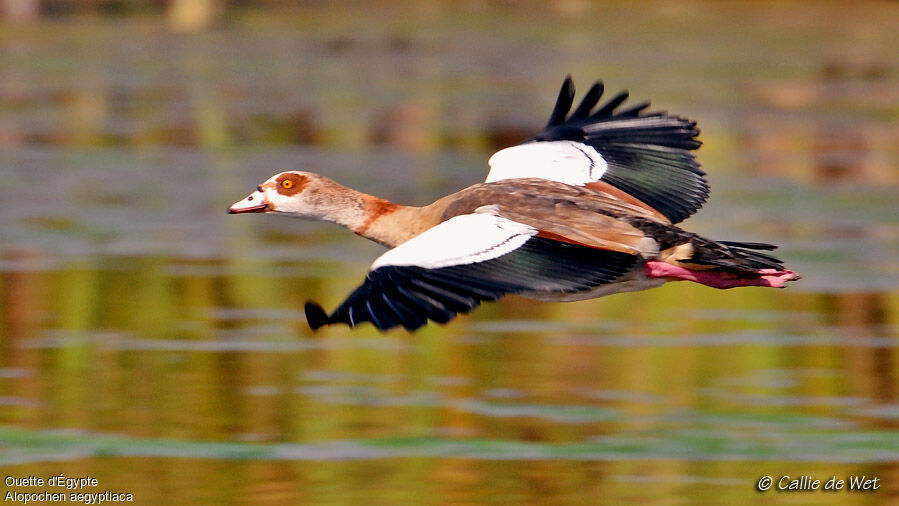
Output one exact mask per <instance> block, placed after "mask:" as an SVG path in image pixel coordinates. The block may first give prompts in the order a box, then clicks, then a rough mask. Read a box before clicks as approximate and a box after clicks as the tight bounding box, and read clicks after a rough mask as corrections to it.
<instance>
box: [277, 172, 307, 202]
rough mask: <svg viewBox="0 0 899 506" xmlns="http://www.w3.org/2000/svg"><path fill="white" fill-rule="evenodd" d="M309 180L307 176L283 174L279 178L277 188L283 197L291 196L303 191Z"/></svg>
mask: <svg viewBox="0 0 899 506" xmlns="http://www.w3.org/2000/svg"><path fill="white" fill-rule="evenodd" d="M307 183H309V180H308V179H307V178H306V177H305V176H301V175H299V174H292V173H288V174H283V175H281V177H279V178H278V181H277V184H278V186H277V188H278V193H280V194H281V195H286V196H288V197H289V196H291V195H296V194H297V193H300V192H301V191H303V189H304V188H305V187H306V184H307Z"/></svg>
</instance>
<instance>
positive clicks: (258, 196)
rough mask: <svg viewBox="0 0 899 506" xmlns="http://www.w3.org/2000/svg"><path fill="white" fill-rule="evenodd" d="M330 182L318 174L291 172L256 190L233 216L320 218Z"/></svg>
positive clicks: (236, 205)
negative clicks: (286, 215) (266, 214)
mask: <svg viewBox="0 0 899 506" xmlns="http://www.w3.org/2000/svg"><path fill="white" fill-rule="evenodd" d="M327 182H330V180H327V179H325V178H323V177H321V176H319V175H318V174H312V173H311V172H301V171H288V172H282V173H280V174H275V175H274V176H272V177H270V178H269V179H268V180H267V181H265V182H264V183H262V184H261V185H259V186H257V187H256V191H254V192H253V193H251V194H249V195H247V196H246V198H244V199H243V200H241V201H238V202H235V203H234V204H231V207H229V208H228V213H230V214H240V213H289V214H293V215H297V216H301V217H307V218H318V217H320V216H319V212H318V209H319V205H318V203H319V200H321V197H322V196H323V195H322V193H323V192H322V191H321V190H322V189H323V188H322V187H323V186H328V185H327Z"/></svg>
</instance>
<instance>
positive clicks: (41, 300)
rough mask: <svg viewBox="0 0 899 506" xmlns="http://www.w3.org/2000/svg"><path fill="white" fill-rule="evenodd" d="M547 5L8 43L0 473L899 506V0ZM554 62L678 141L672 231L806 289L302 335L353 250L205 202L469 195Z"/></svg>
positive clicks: (318, 488)
mask: <svg viewBox="0 0 899 506" xmlns="http://www.w3.org/2000/svg"><path fill="white" fill-rule="evenodd" d="M566 5H568V7H566V8H558V9H550V10H549V11H548V12H546V13H545V15H546V16H549V17H550V19H551V21H553V23H550V24H546V23H543V22H540V21H541V20H539V19H535V18H534V17H533V16H532V15H531V11H530V10H529V9H527V8H524V7H508V6H507V7H499V6H491V7H485V8H483V10H477V8H475V7H473V6H470V7H466V8H463V12H462V14H465V15H461V14H460V13H458V12H455V11H452V10H448V9H440V8H433V9H431V8H429V7H427V5H424V4H421V5H417V6H416V7H415V9H416V10H415V12H416V13H417V15H420V16H423V18H422V19H427V20H428V21H429V23H425V24H419V23H414V22H411V21H408V20H404V17H403V16H401V15H399V14H398V10H397V9H399V8H398V7H396V6H393V7H391V6H390V5H388V6H387V7H384V6H382V8H381V9H371V10H369V9H367V8H362V7H360V9H363V14H365V16H362V15H359V16H354V15H348V14H347V13H346V12H344V11H343V10H339V11H338V10H337V9H335V8H331V7H327V6H321V7H308V8H303V9H298V10H297V11H291V14H290V15H289V16H286V17H284V18H279V17H277V16H272V15H258V14H251V13H246V12H245V13H244V14H243V15H242V16H238V17H237V18H235V19H234V20H232V22H231V24H228V25H226V26H225V27H223V28H221V29H218V30H215V31H211V32H200V33H195V34H189V35H179V36H177V37H173V36H172V34H171V33H170V32H169V31H168V29H167V28H166V27H165V24H164V23H163V22H162V21H160V20H154V19H125V20H119V21H115V22H113V21H107V20H98V19H87V20H83V19H82V20H80V22H79V23H74V22H73V23H68V22H66V23H58V24H52V23H51V24H42V23H38V24H36V25H31V26H25V27H11V26H3V27H0V48H2V49H3V51H0V75H2V79H0V146H2V147H3V155H2V161H0V215H2V219H0V469H2V470H3V474H4V475H12V476H29V475H36V476H44V477H46V476H51V475H53V474H59V473H64V474H66V475H68V476H80V475H87V474H89V475H92V476H94V477H96V478H98V479H99V481H100V483H101V485H102V487H101V489H102V490H112V491H120V492H131V493H133V494H134V496H135V499H136V500H137V501H138V502H140V503H145V504H170V503H171V501H172V498H173V497H177V498H178V501H179V502H182V503H185V504H202V503H207V504H228V503H241V504H243V503H259V502H265V503H271V504H297V503H301V504H320V503H350V502H361V501H366V502H370V503H379V504H380V503H384V504H396V503H446V504H456V503H462V504H464V503H472V502H492V503H509V502H517V503H533V504H544V503H547V502H551V503H560V504H562V503H564V504H568V503H572V504H574V503H577V504H581V503H593V502H597V501H600V500H609V501H611V502H628V501H633V502H640V503H665V504H668V503H722V502H737V501H740V502H744V501H746V500H752V499H758V498H760V497H761V496H759V495H758V493H757V492H755V490H754V484H755V482H756V481H757V480H758V478H759V477H760V476H762V475H765V474H768V475H774V476H780V475H784V474H789V475H797V476H798V475H801V474H805V475H811V476H814V477H816V478H819V479H827V478H829V477H830V476H832V475H836V476H838V477H845V476H848V475H862V474H867V475H870V476H872V477H873V476H876V477H879V478H880V479H881V481H882V487H883V488H882V489H881V490H879V491H877V492H874V493H870V494H849V493H845V492H844V493H841V494H839V497H838V499H839V500H840V501H841V502H845V503H849V504H852V503H857V504H861V503H875V502H888V501H889V500H892V499H894V498H895V496H896V494H897V493H899V485H897V484H899V469H897V466H896V462H897V461H899V433H897V431H896V425H897V421H899V400H897V385H899V378H897V375H899V347H897V343H899V341H897V334H899V316H897V315H899V270H897V263H896V253H897V251H899V226H897V222H896V202H897V198H899V191H897V183H899V179H897V177H899V175H897V172H896V171H895V168H896V166H897V151H896V145H897V143H896V142H895V139H896V136H897V134H899V131H897V126H896V121H895V119H896V117H897V112H899V111H897V108H896V107H897V106H896V104H899V86H897V81H896V75H895V69H896V68H897V67H899V62H897V58H896V54H895V51H892V50H891V48H894V47H897V46H899V40H897V35H896V33H895V30H894V29H893V27H892V26H891V24H890V23H889V22H888V20H889V19H891V18H890V16H893V17H892V19H895V14H896V12H897V11H896V6H895V5H893V4H889V3H871V4H867V3H865V4H863V5H862V6H855V4H852V5H841V4H815V5H814V6H809V5H803V6H802V8H801V9H800V8H799V4H795V5H794V4H772V5H767V4H766V6H765V7H758V6H754V5H741V4H728V5H723V6H720V7H721V8H720V9H711V8H709V4H701V3H677V4H676V5H677V7H673V6H672V5H674V4H669V3H656V2H649V3H646V4H645V5H643V8H641V9H639V12H637V11H634V10H633V9H631V8H629V7H625V6H618V5H608V4H592V3H585V4H583V5H581V4H579V3H577V2H573V3H571V2H570V3H568V4H566ZM466 9H474V10H476V11H477V12H475V13H474V14H476V15H473V11H470V10H466ZM800 13H801V15H799V14H800ZM837 18H838V19H840V21H841V23H840V24H839V26H835V24H834V22H833V20H834V19H837ZM550 25H552V29H550V28H549V26H550ZM688 29H689V30H688ZM860 33H863V34H865V35H864V36H859V34H860ZM685 34H686V35H685ZM111 41H114V42H115V43H111ZM750 43H751V44H750ZM750 46H751V48H752V50H750V49H747V48H749V47H750ZM872 69H874V70H877V71H876V72H875V71H872ZM878 69H879V70H878ZM566 73H572V74H574V76H575V78H576V80H577V81H578V83H579V84H580V86H581V88H582V89H585V88H586V86H587V84H588V83H587V82H586V81H589V80H590V79H592V78H594V77H604V78H606V79H607V82H608V84H609V87H610V88H616V89H617V87H624V86H629V87H630V88H631V90H632V94H633V96H634V97H635V98H636V99H638V100H640V99H642V98H646V97H652V98H653V99H654V101H655V102H654V103H656V104H658V106H659V108H664V109H669V110H672V111H675V112H678V113H681V114H685V115H688V116H690V117H696V118H697V119H699V120H700V121H701V126H702V127H703V130H704V131H703V134H702V139H703V140H704V141H705V143H706V145H705V146H704V147H703V148H702V150H701V151H700V152H699V153H700V154H699V156H700V161H702V163H703V164H704V166H705V167H706V168H707V169H708V171H709V173H710V179H711V181H712V183H713V194H712V200H711V202H710V203H709V205H708V207H707V208H706V209H705V210H703V211H702V212H700V214H699V215H698V216H696V217H695V218H692V219H691V220H690V221H689V222H688V224H689V227H690V228H691V229H692V230H695V231H697V232H700V233H703V234H706V235H709V236H711V237H715V238H721V239H735V240H764V241H772V242H777V243H779V244H781V245H782V250H781V252H780V254H781V256H782V257H783V258H784V259H786V260H787V264H788V265H789V266H790V267H791V268H795V269H796V270H798V271H800V272H801V273H802V274H803V275H804V279H803V280H802V281H801V282H799V283H797V284H795V286H792V287H790V288H789V289H787V290H782V291H776V290H766V289H755V288H747V289H740V290H732V291H715V290H712V289H708V288H705V287H701V286H690V285H687V284H669V285H667V286H665V287H662V288H660V289H657V290H653V291H649V292H641V293H633V294H621V295H617V296H613V297H608V298H604V299H599V300H593V301H585V302H579V303H570V304H544V303H538V302H533V301H528V300H525V299H521V298H516V297H510V298H508V299H506V300H503V301H501V302H499V303H496V304H488V305H485V306H483V307H482V308H480V309H479V310H477V311H476V312H475V313H473V314H471V315H469V316H464V317H460V318H459V319H458V320H457V321H455V322H453V323H452V324H451V325H449V326H446V327H440V326H431V327H428V328H425V329H423V330H422V331H420V332H418V333H416V334H415V335H408V334H406V333H403V332H395V333H390V334H379V333H377V332H376V331H375V330H373V329H371V328H369V327H363V328H360V329H358V330H356V331H354V332H350V331H348V330H347V329H345V328H331V329H325V330H323V331H321V332H319V333H315V334H313V333H312V332H310V331H309V329H308V327H307V325H306V323H305V319H304V316H303V313H302V310H301V308H302V306H303V303H304V302H305V301H306V300H307V299H314V300H317V301H321V302H322V303H324V305H325V306H326V307H333V306H334V305H335V304H337V303H338V302H339V301H340V300H341V299H342V298H343V297H344V296H345V295H346V294H347V293H348V292H349V291H350V290H352V289H353V288H354V287H355V286H356V285H357V284H358V283H359V282H360V281H361V279H362V276H363V275H364V272H365V271H366V269H367V265H368V264H369V263H370V262H371V260H372V259H373V258H374V257H375V256H377V255H378V254H379V252H380V251H381V249H380V247H378V246H377V245H374V244H367V243H363V242H362V241H361V240H359V239H358V238H356V237H353V236H352V235H351V234H349V233H347V232H345V231H341V230H338V229H336V228H333V227H330V226H327V225H323V224H315V223H307V222H302V221H300V220H292V219H289V218H284V217H274V216H226V215H225V214H224V209H225V207H226V206H227V205H228V204H230V203H231V202H233V201H234V200H237V199H239V198H241V197H243V196H244V195H245V194H246V193H247V192H248V191H249V190H251V189H252V188H253V187H254V186H255V185H256V184H257V183H258V182H259V181H261V180H263V179H265V178H267V177H268V176H269V175H271V174H272V173H274V172H277V171H280V170H284V169H289V168H303V169H307V170H313V171H317V172H321V173H324V174H327V175H328V176H330V177H333V178H335V179H337V180H339V181H341V182H344V183H346V184H348V185H351V186H354V187H357V188H360V189H363V190H366V191H368V192H370V193H375V194H378V195H381V196H384V197H387V198H391V199H394V200H398V201H401V202H405V203H413V204H420V203H424V202H427V201H429V200H432V199H434V198H436V197H438V196H441V195H444V194H446V193H449V192H452V191H455V190H457V189H459V188H461V187H464V186H466V185H469V184H473V183H475V182H477V181H478V180H479V179H480V178H483V176H484V167H485V160H486V158H487V157H488V156H489V154H490V152H491V150H492V149H495V148H497V147H500V146H504V145H508V144H510V143H514V142H517V141H518V140H520V139H521V138H523V137H526V136H527V135H530V133H532V132H533V131H534V129H535V128H538V127H539V125H540V124H541V123H540V122H541V121H542V120H544V119H545V116H546V115H547V114H548V113H549V110H548V109H547V108H548V107H549V106H550V105H551V101H552V98H553V96H552V95H553V93H554V92H555V87H556V86H557V85H558V83H559V82H560V81H561V78H562V77H563V76H564V75H565V74H566ZM13 488H15V487H13ZM9 489H10V487H7V489H6V490H4V491H3V492H4V493H5V492H6V491H7V490H9ZM20 491H22V490H20ZM771 494H772V495H773V494H775V493H771ZM820 494H821V493H820V492H818V493H807V494H792V495H786V494H777V495H776V497H775V498H776V499H779V500H781V501H785V502H788V503H791V504H793V503H795V504H819V503H820V502H821V497H822V496H821V495H820ZM765 498H767V496H765Z"/></svg>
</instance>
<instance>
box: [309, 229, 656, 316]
mask: <svg viewBox="0 0 899 506" xmlns="http://www.w3.org/2000/svg"><path fill="white" fill-rule="evenodd" d="M538 233H539V231H538V230H537V229H536V228H534V227H531V226H529V225H525V224H522V223H518V222H515V221H512V220H509V219H507V218H503V217H500V216H497V215H494V214H484V213H474V214H466V215H462V216H456V217H454V218H451V219H449V220H447V221H445V222H443V223H441V224H439V225H437V226H435V227H433V228H431V229H429V230H427V231H425V232H423V233H421V234H419V235H418V236H416V237H414V238H412V239H410V240H408V241H406V242H405V243H403V244H401V245H399V246H397V247H396V248H394V249H392V250H390V251H388V252H387V253H384V254H383V255H381V256H380V257H379V258H378V259H377V260H375V262H374V264H372V268H371V270H370V271H369V273H368V276H367V277H366V278H365V282H364V283H363V284H362V285H361V286H360V287H359V288H357V289H356V290H355V291H354V292H353V293H351V294H350V296H349V297H347V299H346V300H345V301H344V302H343V304H341V305H340V307H338V308H337V309H336V310H335V311H334V312H333V313H331V314H330V315H328V314H326V313H325V311H324V310H323V309H322V308H321V306H319V305H318V304H316V303H314V302H309V303H307V304H306V319H307V321H308V322H309V326H310V327H312V328H313V329H316V328H318V327H321V326H323V325H329V324H333V323H345V324H348V325H350V326H356V325H358V324H360V323H363V322H371V323H372V324H374V325H375V326H376V327H377V328H379V329H381V330H387V329H391V328H393V327H396V326H400V325H402V326H403V327H405V328H406V329H408V330H415V329H417V328H419V327H421V326H422V325H424V324H426V323H427V322H428V320H433V321H436V322H438V323H446V322H448V321H450V320H451V319H452V318H454V317H455V316H456V314H458V313H467V312H469V311H471V310H472V309H474V308H476V307H477V306H478V305H479V304H480V303H481V302H482V301H494V300H497V299H499V298H500V297H502V296H503V295H505V294H507V293H520V292H525V291H551V292H569V293H570V292H579V291H583V290H589V289H591V288H593V287H595V286H597V285H600V284H603V283H607V282H610V281H613V280H614V279H616V278H618V277H620V276H621V275H622V274H624V273H626V272H627V271H628V270H629V269H630V268H631V267H633V265H634V264H635V262H636V261H637V258H638V256H637V255H633V254H629V253H622V252H619V251H610V250H604V249H597V248H591V247H587V246H580V245H576V244H570V243H566V242H560V241H556V240H552V239H548V238H544V237H538V235H537V234H538Z"/></svg>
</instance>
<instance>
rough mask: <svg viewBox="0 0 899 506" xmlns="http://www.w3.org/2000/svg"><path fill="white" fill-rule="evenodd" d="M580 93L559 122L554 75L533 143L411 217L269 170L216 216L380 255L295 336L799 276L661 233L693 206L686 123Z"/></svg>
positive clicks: (309, 177)
mask: <svg viewBox="0 0 899 506" xmlns="http://www.w3.org/2000/svg"><path fill="white" fill-rule="evenodd" d="M602 93H603V84H602V83H601V82H598V83H596V84H594V85H593V87H592V88H591V89H590V91H588V92H587V95H586V96H585V97H584V99H583V100H582V101H581V103H580V105H579V106H578V107H577V108H576V109H575V110H574V112H571V114H569V112H570V110H571V106H572V105H573V101H574V83H573V82H572V80H571V78H570V77H568V78H567V79H566V80H565V82H564V83H563V85H562V89H561V91H560V92H559V97H558V100H557V102H556V105H555V108H554V109H553V112H552V115H551V116H550V118H549V123H547V125H546V127H545V128H544V129H543V131H541V132H540V133H539V134H537V135H536V136H535V137H533V138H531V139H529V140H527V141H525V142H523V143H522V144H519V145H517V146H513V147H510V148H506V149H503V150H501V151H499V152H497V153H496V154H494V155H493V156H492V157H491V158H490V161H489V165H490V172H489V173H488V174H487V180H486V181H485V182H483V183H480V184H476V185H474V186H470V187H468V188H465V189H464V190H461V191H458V192H456V193H453V194H452V195H448V196H446V197H443V198H441V199H439V200H437V201H436V202H434V203H433V204H430V205H427V206H424V207H412V206H404V205H400V204H395V203H393V202H388V201H386V200H383V199H379V198H377V197H373V196H371V195H367V194H365V193H361V192H358V191H356V190H353V189H350V188H347V187H345V186H341V185H340V184H338V183H336V182H334V181H332V180H330V179H328V178H326V177H323V176H320V175H317V174H312V173H309V172H300V171H289V172H282V173H280V174H276V175H275V176H272V177H271V178H270V179H269V180H267V181H266V182H264V183H262V184H261V185H259V186H258V187H257V188H256V191H254V192H253V193H251V194H250V195H249V196H247V197H246V198H245V199H243V200H241V201H239V202H236V203H235V204H234V205H232V206H231V207H230V208H229V209H228V212H229V213H233V214H237V213H287V214H292V215H295V216H300V217H303V218H315V219H320V220H326V221H332V222H335V223H337V224H339V225H342V226H344V227H346V228H348V229H350V230H352V231H353V232H355V233H356V234H359V235H361V236H362V237H365V238H367V239H371V240H373V241H376V242H378V243H381V244H383V245H384V246H387V247H388V248H391V249H390V250H388V251H387V252H386V253H384V254H383V255H381V256H380V257H379V258H378V259H376V260H375V262H374V263H373V264H372V266H371V270H369V272H368V276H366V278H365V281H364V282H363V283H362V285H361V286H360V287H359V288H357V289H356V290H355V291H354V292H353V293H351V294H350V295H349V297H347V299H346V300H345V301H344V302H343V303H342V304H341V305H340V307H338V308H337V309H336V310H335V311H334V312H333V313H331V314H327V313H326V312H325V311H324V310H322V308H321V306H319V305H318V304H316V303H314V302H308V303H307V304H306V307H305V310H306V318H307V321H308V322H309V326H310V327H312V328H313V329H317V328H319V327H321V326H323V325H329V324H333V323H345V324H348V325H350V326H356V325H358V324H360V323H363V322H371V323H372V324H374V325H375V326H376V327H377V328H379V329H381V330H387V329H391V328H393V327H396V326H399V325H402V326H403V327H405V328H406V329H408V330H415V329H417V328H419V327H421V326H423V325H425V324H426V323H427V322H428V320H433V321H435V322H438V323H447V322H448V321H450V320H451V319H452V318H453V317H455V316H456V314H457V313H467V312H469V311H471V310H472V309H474V308H475V307H477V306H478V305H479V304H480V303H481V302H482V301H495V300H497V299H499V298H500V297H502V296H503V295H505V294H509V293H512V294H518V295H522V296H525V297H529V298H532V299H537V300H545V301H573V300H583V299H590V298H594V297H600V296H603V295H609V294H612V293H617V292H625V291H633V290H643V289H646V288H653V287H657V286H660V285H661V284H662V283H664V282H665V281H672V280H689V281H694V282H697V283H702V284H704V285H708V286H711V287H714V288H732V287H737V286H770V287H777V288H781V287H783V286H784V284H785V283H786V282H787V281H792V280H795V279H799V276H798V275H797V274H796V273H795V272H793V271H789V270H785V269H784V268H783V262H781V261H780V260H778V259H777V258H774V257H773V256H770V255H769V254H766V253H763V252H764V251H768V250H773V249H775V246H773V245H769V244H761V243H750V242H729V241H713V240H710V239H706V238H704V237H701V236H699V235H697V234H694V233H691V232H687V231H685V230H682V229H681V228H679V227H677V226H675V224H677V223H680V222H681V221H683V220H684V219H685V218H687V217H688V216H690V215H692V214H693V213H694V212H696V210H697V209H699V208H700V207H701V206H702V204H703V203H704V202H705V201H706V198H708V194H709V186H708V183H707V182H706V180H705V178H704V177H703V176H704V174H705V173H704V172H703V171H702V170H701V169H700V168H699V164H698V163H697V162H696V160H695V158H694V156H693V154H692V153H691V151H692V150H694V149H696V148H698V147H699V145H700V143H699V141H697V140H696V136H697V135H698V134H699V130H697V129H696V123H695V122H693V121H690V120H687V119H684V118H681V117H678V116H672V115H669V114H666V113H664V112H646V108H647V107H648V106H649V103H648V102H644V103H640V104H639V105H635V106H632V107H629V108H626V109H623V110H619V109H618V108H619V106H620V105H621V104H622V103H623V102H624V101H625V100H626V99H627V97H628V94H627V92H621V93H619V94H618V95H615V96H614V97H613V98H612V99H610V100H609V101H608V102H606V103H605V104H604V105H602V106H600V107H598V108H596V105H597V104H598V103H599V100H600V97H601V96H602Z"/></svg>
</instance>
